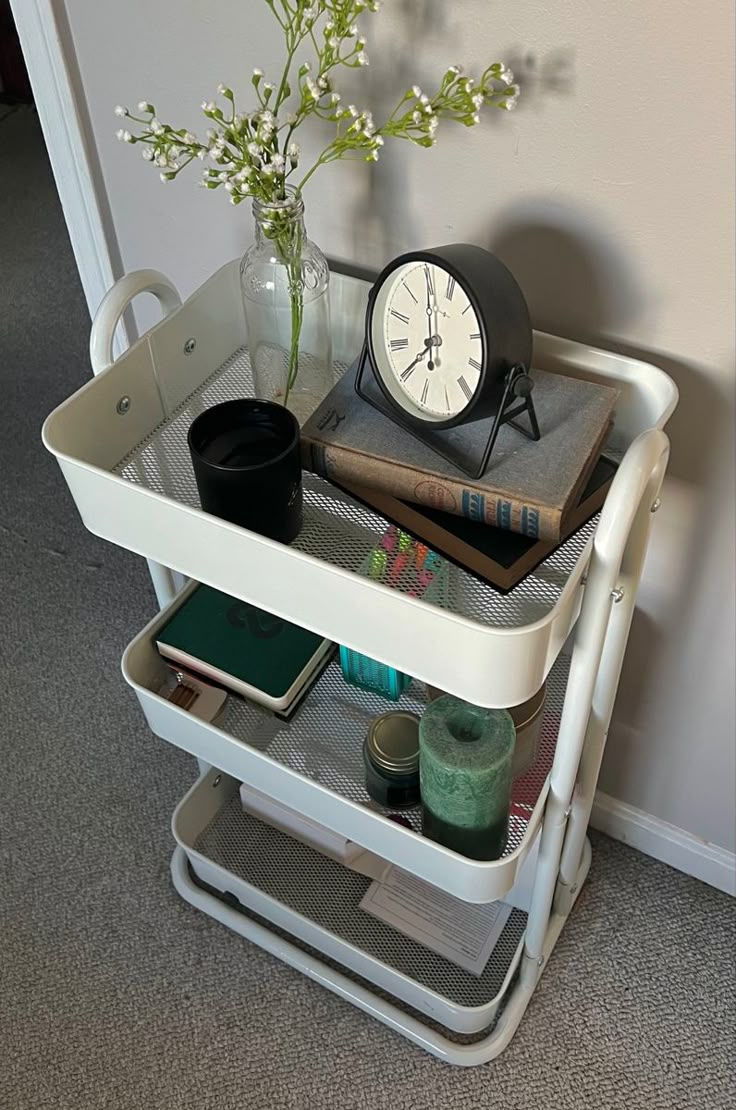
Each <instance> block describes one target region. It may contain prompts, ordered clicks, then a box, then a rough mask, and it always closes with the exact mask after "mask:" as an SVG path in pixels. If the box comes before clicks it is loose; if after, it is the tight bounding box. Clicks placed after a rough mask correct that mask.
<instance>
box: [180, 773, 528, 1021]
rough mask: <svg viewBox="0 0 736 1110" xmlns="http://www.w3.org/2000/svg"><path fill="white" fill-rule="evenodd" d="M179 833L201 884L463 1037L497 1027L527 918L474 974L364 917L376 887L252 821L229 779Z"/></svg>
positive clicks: (191, 805)
mask: <svg viewBox="0 0 736 1110" xmlns="http://www.w3.org/2000/svg"><path fill="white" fill-rule="evenodd" d="M213 804H214V805H215V806H216V807H217V808H216V809H215V812H214V815H213V812H212V807H213ZM173 828H174V834H175V836H176V838H177V840H178V842H179V844H180V846H181V847H182V848H183V850H184V852H185V853H186V855H187V857H188V860H189V863H190V865H191V867H192V870H193V873H194V876H195V877H196V879H197V880H199V881H201V882H204V883H206V884H207V885H208V886H210V887H212V888H214V890H215V891H217V892H219V893H220V894H222V895H225V896H227V897H228V898H229V901H230V904H231V905H239V906H243V907H245V908H246V909H247V910H250V911H252V912H255V913H256V914H258V915H259V916H260V917H261V918H265V919H266V920H268V921H269V922H270V923H271V924H272V925H276V926H277V927H280V928H282V929H285V930H286V931H287V932H288V933H289V934H291V935H293V936H296V937H297V938H298V939H299V940H300V941H301V942H302V943H305V944H308V945H309V946H310V947H312V948H313V949H315V950H317V951H318V952H320V953H321V954H322V955H323V956H326V957H328V958H330V959H333V960H336V961H337V963H338V964H340V965H341V966H343V967H346V968H348V969H349V970H350V971H351V972H352V973H354V974H357V975H359V976H361V977H362V978H363V980H364V981H366V982H368V983H370V984H373V985H374V986H378V987H379V988H381V989H383V990H386V991H388V992H389V993H390V994H391V995H393V996H395V997H397V998H400V999H401V1000H402V1002H404V1003H405V1004H407V1005H409V1006H411V1007H412V1008H414V1009H416V1010H418V1011H419V1012H420V1013H422V1014H424V1015H425V1016H426V1017H429V1018H431V1019H432V1020H434V1021H438V1022H440V1024H442V1025H443V1026H445V1027H447V1028H449V1029H452V1030H454V1031H455V1032H458V1033H476V1032H478V1031H480V1030H482V1029H486V1028H487V1027H488V1026H489V1024H490V1023H491V1022H492V1021H493V1019H494V1017H495V1014H496V1011H497V1010H498V1007H499V1005H500V1004H501V1001H502V999H503V996H504V994H505V992H506V990H507V989H508V987H509V985H510V982H511V980H512V977H513V974H514V971H515V969H516V967H517V965H518V962H519V959H520V958H521V951H522V947H523V942H524V933H525V929H526V920H527V915H526V913H524V912H522V911H521V910H518V909H514V910H512V911H511V914H510V916H509V919H508V921H507V922H506V925H505V927H504V930H503V933H502V934H501V936H500V938H499V940H498V942H497V943H496V946H495V948H494V950H493V952H492V954H491V957H490V959H489V961H488V963H487V965H486V967H485V969H484V971H483V973H482V975H480V976H475V975H472V974H471V973H470V972H467V971H465V970H463V969H462V968H460V967H457V966H456V965H455V964H454V963H451V962H450V961H449V960H446V959H444V958H443V957H442V956H439V955H437V954H435V953H434V952H432V951H431V950H430V949H428V948H425V947H424V946H423V945H422V944H419V943H418V942H416V941H414V940H412V939H410V938H409V937H407V936H405V935H404V934H403V933H401V932H399V931H398V930H396V929H393V928H391V926H389V925H387V924H386V923H385V922H383V921H380V920H379V919H378V918H376V917H374V916H373V915H372V914H369V913H367V912H366V911H365V910H363V909H361V907H360V903H361V900H362V899H363V896H364V895H365V893H366V891H367V890H368V888H369V886H370V884H371V880H370V879H369V878H367V877H366V876H364V875H361V874H358V873H356V872H354V871H351V870H349V869H348V868H346V867H344V866H342V864H339V863H336V862H334V861H333V860H331V859H329V858H327V857H326V856H324V855H322V854H321V853H320V852H317V851H315V850H314V849H312V848H309V847H307V846H306V845H304V844H302V843H300V842H299V841H297V840H294V839H293V838H291V837H289V836H286V835H285V834H284V833H282V832H280V831H279V830H277V829H275V828H273V827H272V826H270V825H268V824H265V823H264V822H262V821H259V820H258V819H257V818H255V817H253V816H251V815H250V814H247V813H245V812H244V811H243V809H242V806H241V803H240V797H239V794H238V791H237V783H236V781H235V780H234V779H230V778H229V777H228V776H225V775H221V774H220V773H219V772H217V771H215V770H212V771H209V772H208V773H207V774H205V775H204V776H203V777H202V778H201V779H200V780H199V782H198V783H197V784H196V785H195V786H194V787H193V788H192V790H191V791H190V792H189V794H188V795H187V797H186V798H185V799H184V800H183V801H182V803H181V805H180V807H179V808H178V810H177V813H176V814H175V816H174V822H173Z"/></svg>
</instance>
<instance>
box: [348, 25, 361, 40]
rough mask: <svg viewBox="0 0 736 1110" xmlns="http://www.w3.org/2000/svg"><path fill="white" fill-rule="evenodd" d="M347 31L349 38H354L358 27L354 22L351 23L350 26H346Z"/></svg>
mask: <svg viewBox="0 0 736 1110" xmlns="http://www.w3.org/2000/svg"><path fill="white" fill-rule="evenodd" d="M347 33H348V34H349V35H350V38H355V36H356V35H357V33H358V28H357V27H356V26H355V24H354V23H352V24H351V25H350V27H348V31H347Z"/></svg>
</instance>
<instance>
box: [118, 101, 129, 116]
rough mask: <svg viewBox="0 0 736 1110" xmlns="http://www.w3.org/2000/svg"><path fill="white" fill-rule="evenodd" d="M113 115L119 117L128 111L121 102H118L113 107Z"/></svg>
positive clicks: (126, 114)
mask: <svg viewBox="0 0 736 1110" xmlns="http://www.w3.org/2000/svg"><path fill="white" fill-rule="evenodd" d="M115 115H116V116H120V117H123V116H129V115H130V112H129V111H128V109H127V108H126V107H125V106H124V105H123V104H118V105H117V106H116V108H115Z"/></svg>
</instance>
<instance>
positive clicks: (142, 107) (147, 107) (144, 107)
mask: <svg viewBox="0 0 736 1110" xmlns="http://www.w3.org/2000/svg"><path fill="white" fill-rule="evenodd" d="M138 111H139V112H145V113H146V114H147V115H151V116H152V115H153V104H149V103H148V101H147V100H141V102H140V103H139V105H138Z"/></svg>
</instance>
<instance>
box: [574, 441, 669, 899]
mask: <svg viewBox="0 0 736 1110" xmlns="http://www.w3.org/2000/svg"><path fill="white" fill-rule="evenodd" d="M668 454H669V449H668V445H664V446H663V448H662V453H661V454H660V456H659V457H658V459H657V461H656V465H655V467H654V469H653V471H652V473H651V476H650V479H649V481H648V483H647V485H646V488H645V490H644V494H643V496H642V498H641V501H640V503H639V507H638V510H637V513H636V516H635V518H634V522H633V524H632V527H631V531H630V533H629V537H628V540H627V542H626V547H625V549H624V554H623V558H622V561H621V568H620V571H619V574H618V579H617V581H618V585H617V588H616V590H615V592H614V605H613V611H612V612H611V616H610V622H609V626H608V630H607V633H606V639H605V643H604V645H603V652H602V655H601V660H600V665H599V668H598V677H597V680H596V683H595V688H594V691H593V697H592V704H591V712H590V718H589V721H588V727H587V730H586V735H585V742H584V744H583V751H582V755H581V760H580V769H579V772H578V782H577V789H576V790H575V794H574V796H573V799H572V806H571V811H570V820H569V822H568V825H567V833H566V836H565V844H564V848H563V852H562V860H561V863H560V876H559V883H558V887H557V894H556V901H555V908H556V909H558V910H559V911H560V912H562V913H564V912H566V911H567V908H569V906H570V904H571V898H572V896H573V895H574V893H575V891H574V889H573V888H574V885H575V876H576V874H577V870H578V866H579V864H580V856H581V852H582V849H583V842H584V838H585V835H586V831H587V828H588V822H589V820H590V811H591V808H592V805H593V800H594V798H595V790H596V785H597V783H598V775H599V773H600V768H601V762H602V760H603V752H604V749H605V745H606V739H607V736H608V728H609V725H610V723H611V715H612V713H613V705H614V701H615V699H616V692H617V690H618V682H619V678H620V677H621V668H622V666H623V660H624V654H625V651H626V644H627V641H628V638H629V630H630V628H631V621H632V618H633V616H634V608H635V605H636V594H637V591H638V589H639V582H640V579H641V572H642V569H643V566H644V559H645V556H646V551H647V545H648V542H649V533H650V531H651V527H652V519H653V513H654V512H656V510H657V508H658V507H659V500H658V498H659V491H660V489H661V487H662V480H663V478H664V472H665V469H666V466H667V458H668Z"/></svg>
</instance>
